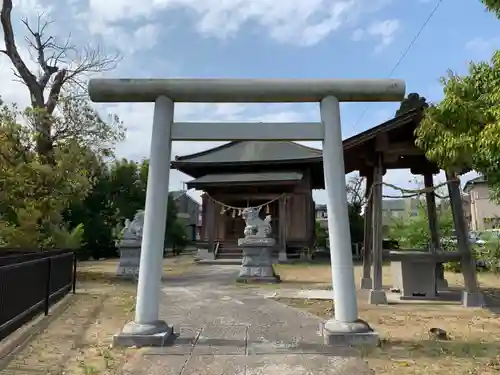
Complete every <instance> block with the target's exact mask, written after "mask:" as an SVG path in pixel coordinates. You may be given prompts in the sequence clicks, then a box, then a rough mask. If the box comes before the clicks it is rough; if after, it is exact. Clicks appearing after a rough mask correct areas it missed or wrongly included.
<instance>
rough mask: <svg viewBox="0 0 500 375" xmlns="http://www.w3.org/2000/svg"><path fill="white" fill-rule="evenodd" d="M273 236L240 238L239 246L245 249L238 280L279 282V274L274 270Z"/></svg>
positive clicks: (245, 281)
mask: <svg viewBox="0 0 500 375" xmlns="http://www.w3.org/2000/svg"><path fill="white" fill-rule="evenodd" d="M274 244H275V240H274V239H273V238H265V237H246V238H240V239H238V246H240V247H241V248H242V249H243V260H242V263H241V270H240V273H239V275H238V278H237V281H238V282H244V283H247V282H265V283H277V282H279V281H280V278H279V275H277V274H276V273H275V272H274V269H273V258H272V248H273V246H274Z"/></svg>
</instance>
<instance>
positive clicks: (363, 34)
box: [351, 19, 400, 52]
mask: <svg viewBox="0 0 500 375" xmlns="http://www.w3.org/2000/svg"><path fill="white" fill-rule="evenodd" d="M399 28H400V22H399V20H396V19H391V20H385V21H377V22H373V23H371V24H370V25H369V26H368V27H367V28H365V29H363V28H357V29H355V30H354V31H353V33H352V35H351V39H352V40H353V41H355V42H358V41H361V40H365V39H372V40H375V41H376V43H377V45H376V46H375V52H381V51H382V50H383V49H384V48H386V47H387V46H389V45H390V44H392V42H394V39H395V38H396V32H397V31H398V30H399Z"/></svg>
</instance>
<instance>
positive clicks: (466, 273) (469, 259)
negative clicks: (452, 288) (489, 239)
mask: <svg viewBox="0 0 500 375" xmlns="http://www.w3.org/2000/svg"><path fill="white" fill-rule="evenodd" d="M446 180H448V181H450V182H448V192H449V195H450V206H451V211H452V214H453V222H454V224H455V232H456V234H457V247H458V251H459V252H460V254H461V260H460V265H461V268H462V274H463V277H464V286H465V292H464V294H463V297H462V302H463V304H464V305H465V306H467V307H481V306H483V305H484V299H483V296H482V294H481V291H480V289H479V285H478V282H477V275H476V262H475V259H474V258H473V256H472V250H471V245H470V242H469V236H468V229H467V224H466V221H465V215H464V211H463V207H462V196H461V194H460V180H459V179H458V175H457V174H456V173H452V172H446Z"/></svg>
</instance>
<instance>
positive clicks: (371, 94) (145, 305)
mask: <svg viewBox="0 0 500 375" xmlns="http://www.w3.org/2000/svg"><path fill="white" fill-rule="evenodd" d="M89 95H90V98H91V100H92V101H94V102H153V103H155V108H154V118H153V131H152V140H151V154H150V167H149V174H148V184H147V193H146V207H145V215H144V231H143V240H142V251H141V260H140V266H139V281H138V286H137V302H136V313H135V319H134V321H133V322H130V323H128V324H127V325H126V326H125V327H124V329H123V331H122V332H121V333H120V334H119V335H117V336H115V340H114V342H115V344H117V345H123V346H161V345H163V344H164V342H165V340H166V339H167V338H168V337H169V336H170V335H171V334H172V329H171V327H169V326H168V324H167V323H166V322H164V321H162V320H159V316H158V312H159V297H160V287H161V275H162V261H163V246H164V232H165V223H166V215H167V202H168V185H169V174H170V172H169V168H167V166H168V165H169V164H170V156H171V155H170V153H171V143H172V141H180V140H185V141H193V140H195V141H216V140H219V141H229V140H268V141H274V140H293V141H300V140H312V141H322V142H323V168H324V175H325V187H326V191H327V196H328V202H327V208H328V212H329V215H328V228H329V240H330V256H331V268H332V287H333V300H334V302H335V308H334V311H335V313H334V317H333V318H332V319H330V320H328V321H327V322H325V324H324V325H323V334H324V337H325V343H328V344H332V345H338V344H339V343H344V344H350V345H356V344H364V345H366V344H374V343H377V342H378V336H377V335H376V333H375V332H373V330H372V329H371V328H370V326H369V325H368V324H367V323H365V322H362V321H360V320H359V319H358V308H357V299H356V287H355V281H354V268H353V262H352V253H351V238H350V230H349V218H348V211H347V200H346V187H345V168H344V153H343V145H342V132H341V124H340V105H339V102H341V101H348V102H365V101H366V102H384V101H401V100H403V99H404V95H405V83H404V82H403V81H401V80H395V79H379V80H373V79H372V80H370V79H359V80H346V79H323V80H320V79H312V80H311V79H305V80H304V79H302V80H292V79H93V80H90V83H89ZM175 102H198V103H200V102H201V103H224V102H225V103H231V102H232V103H245V102H246V103H256V102H261V103H271V102H276V103H290V102H316V103H320V113H321V122H320V123H306V124H265V123H258V124H252V126H248V124H228V123H174V121H173V118H174V103H175ZM245 125H246V126H245Z"/></svg>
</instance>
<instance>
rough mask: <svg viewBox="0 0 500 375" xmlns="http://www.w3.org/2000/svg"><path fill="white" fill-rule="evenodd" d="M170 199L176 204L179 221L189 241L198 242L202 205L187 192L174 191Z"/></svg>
mask: <svg viewBox="0 0 500 375" xmlns="http://www.w3.org/2000/svg"><path fill="white" fill-rule="evenodd" d="M170 197H171V198H172V200H173V201H174V202H175V207H176V209H177V220H178V221H179V222H180V223H181V225H183V226H184V230H185V231H186V236H187V238H188V240H189V241H196V240H197V237H198V236H199V233H200V227H201V220H200V218H201V205H200V203H198V202H197V201H196V200H194V199H193V198H191V197H190V196H189V194H187V192H186V191H182V190H179V191H172V192H170Z"/></svg>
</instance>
